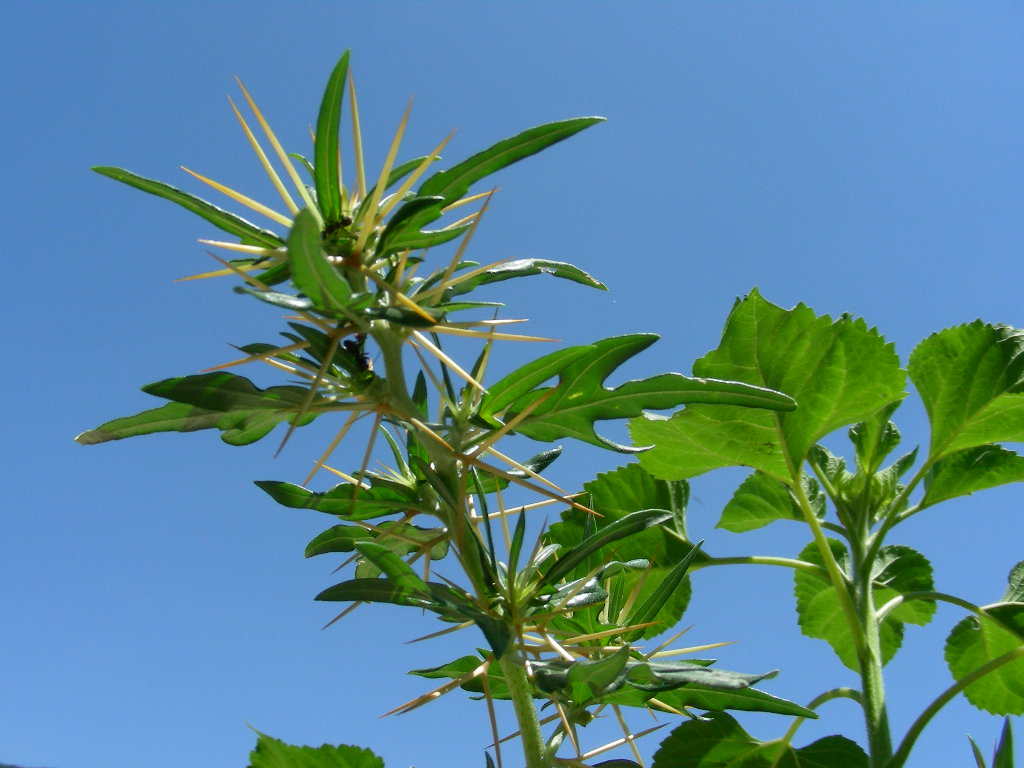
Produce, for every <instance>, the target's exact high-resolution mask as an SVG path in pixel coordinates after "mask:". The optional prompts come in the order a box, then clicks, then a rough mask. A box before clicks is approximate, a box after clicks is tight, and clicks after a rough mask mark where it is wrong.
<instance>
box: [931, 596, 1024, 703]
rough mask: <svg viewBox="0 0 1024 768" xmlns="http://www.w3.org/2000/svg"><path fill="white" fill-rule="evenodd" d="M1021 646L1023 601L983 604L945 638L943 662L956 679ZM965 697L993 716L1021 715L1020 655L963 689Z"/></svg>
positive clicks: (1023, 679)
mask: <svg viewBox="0 0 1024 768" xmlns="http://www.w3.org/2000/svg"><path fill="white" fill-rule="evenodd" d="M1022 646H1024V603H996V604H995V605H989V606H986V607H985V608H984V609H983V611H982V614H981V616H980V617H979V616H968V617H967V618H965V619H963V620H962V621H960V622H959V623H958V624H957V625H956V626H955V627H953V630H952V631H951V632H950V633H949V636H948V637H947V638H946V649H945V656H946V663H947V664H948V665H949V671H950V672H951V673H952V674H953V677H954V678H956V679H957V680H960V679H962V678H963V677H964V676H965V675H968V674H970V673H971V672H973V671H974V670H975V669H977V668H978V667H981V666H982V665H984V664H987V663H988V662H990V661H992V660H993V659H996V658H998V657H1000V656H1002V655H1003V654H1005V653H1008V652H1010V651H1013V650H1015V649H1019V648H1021V647H1022ZM964 695H965V696H966V697H967V700H968V701H969V702H971V703H972V704H973V705H974V706H976V707H978V708H979V709H983V710H985V711H986V712H991V713H993V714H996V715H1020V714H1024V658H1018V659H1016V660H1015V661H1011V662H1009V663H1008V664H1004V665H1003V666H1001V667H999V668H998V669H996V670H995V671H993V672H990V673H989V674H987V675H985V676H984V677H982V678H981V679H980V680H977V681H976V682H974V683H972V684H971V685H969V686H967V688H966V689H964Z"/></svg>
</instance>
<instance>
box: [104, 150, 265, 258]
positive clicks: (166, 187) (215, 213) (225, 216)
mask: <svg viewBox="0 0 1024 768" xmlns="http://www.w3.org/2000/svg"><path fill="white" fill-rule="evenodd" d="M93 170H94V171H96V173H99V174H102V175H104V176H107V177H109V178H111V179H114V180H115V181H121V182H124V183H125V184H128V185H129V186H132V187H135V188H136V189H141V190H142V191H143V192H148V193H149V194H151V195H156V196H157V197H162V198H164V199H165V200H170V201H171V202H172V203H177V204H178V205H180V206H181V207H183V208H186V209H188V210H190V211H192V213H194V214H196V215H197V216H201V217H202V218H204V219H206V220H207V221H208V222H210V223H211V224H213V225H214V226H215V227H217V228H218V229H222V230H224V231H225V232H228V233H230V234H232V235H235V236H237V237H239V238H241V239H242V242H243V243H248V244H250V245H262V246H263V247H265V248H279V247H281V246H282V245H283V244H284V241H283V240H281V238H279V237H278V236H277V235H275V234H274V233H273V232H270V231H268V230H266V229H261V228H260V227H257V226H256V225H255V224H253V223H252V222H250V221H246V220H245V219H243V218H242V217H241V216H237V215H235V214H233V213H230V212H229V211H225V210H224V209H223V208H218V207H217V206H216V205H214V204H213V203H208V202H206V201H205V200H203V199H201V198H198V197H196V196H195V195H190V194H189V193H188V192H182V191H181V190H180V189H178V188H176V187H172V186H171V185H170V184H164V183H163V182H162V181H155V180H154V179H147V178H146V177H144V176H139V175H138V174H135V173H132V172H131V171H126V170H124V169H123V168H113V167H111V166H106V165H99V166H96V167H95V168H93Z"/></svg>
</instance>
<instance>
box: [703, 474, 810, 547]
mask: <svg viewBox="0 0 1024 768" xmlns="http://www.w3.org/2000/svg"><path fill="white" fill-rule="evenodd" d="M803 481H804V484H805V492H806V493H807V495H808V497H809V498H811V499H812V500H813V502H814V506H815V507H816V508H817V509H816V511H820V513H821V514H819V517H821V516H823V514H824V505H823V504H822V503H819V502H818V500H819V499H821V501H824V499H823V498H821V496H822V495H821V491H820V490H819V489H818V487H817V485H818V484H817V481H815V480H814V478H813V477H807V476H805V477H804V478H803ZM803 519H804V517H803V513H802V512H801V511H800V506H799V505H798V504H797V503H796V500H795V499H794V498H793V492H792V491H791V490H790V488H789V486H788V485H786V484H785V483H782V482H780V481H779V480H777V479H776V478H774V477H771V476H769V475H766V474H765V473H764V472H754V473H753V474H751V475H750V476H748V477H747V479H746V480H744V481H743V482H742V483H740V486H739V488H737V489H736V490H735V491H734V492H733V495H732V498H731V499H729V501H728V503H727V504H726V505H725V507H724V508H723V509H722V517H721V518H720V519H719V521H718V525H716V526H715V527H716V528H724V529H725V530H727V531H732V532H733V533H742V532H743V531H752V530H755V529H757V528H763V527H764V526H766V525H768V524H769V523H773V522H775V521H776V520H798V521H801V522H802V521H803Z"/></svg>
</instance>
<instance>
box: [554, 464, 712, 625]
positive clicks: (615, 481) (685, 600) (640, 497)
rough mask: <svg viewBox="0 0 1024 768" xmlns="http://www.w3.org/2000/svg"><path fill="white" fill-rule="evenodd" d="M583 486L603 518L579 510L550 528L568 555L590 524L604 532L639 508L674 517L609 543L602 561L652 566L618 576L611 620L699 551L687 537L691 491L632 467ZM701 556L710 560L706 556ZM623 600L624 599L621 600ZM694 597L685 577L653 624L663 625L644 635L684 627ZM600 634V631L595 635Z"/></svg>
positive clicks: (592, 563) (580, 571)
mask: <svg viewBox="0 0 1024 768" xmlns="http://www.w3.org/2000/svg"><path fill="white" fill-rule="evenodd" d="M583 487H584V490H585V491H586V492H587V493H588V494H589V501H588V502H586V503H587V504H588V506H589V507H590V508H591V509H592V510H593V511H594V512H596V513H597V515H598V516H594V515H590V514H588V513H586V512H583V511H581V510H578V509H567V510H565V511H564V512H563V513H562V516H561V521H559V522H556V523H554V524H553V525H552V526H551V527H550V528H549V530H548V534H547V539H546V540H547V541H548V542H553V543H557V544H559V545H560V546H561V547H562V549H563V550H571V549H574V548H575V547H577V546H579V545H580V544H581V543H582V542H583V541H584V540H585V539H586V537H587V534H588V525H589V526H591V528H590V530H591V532H592V531H594V530H597V531H600V530H602V529H603V528H605V527H606V526H608V525H610V524H612V523H614V522H615V521H617V520H621V519H622V518H624V517H626V516H627V515H629V514H630V513H632V512H634V511H636V510H638V509H664V510H666V511H667V512H670V513H671V516H670V517H669V518H667V519H666V520H665V522H663V523H661V524H659V525H655V526H651V527H649V528H646V529H645V530H643V531H640V532H639V533H635V534H633V535H631V536H629V537H627V538H623V539H619V540H618V541H614V542H611V543H609V544H606V545H605V546H604V547H603V548H602V549H601V551H600V558H601V560H602V561H603V560H606V559H608V558H611V559H612V560H615V561H620V562H632V561H635V560H638V559H644V560H647V561H648V563H649V565H648V568H647V569H646V570H645V571H632V570H628V571H623V572H621V573H619V574H617V575H615V576H614V577H612V582H611V586H610V587H609V588H610V589H611V591H612V593H613V597H612V599H611V600H610V602H609V607H608V609H607V610H606V611H605V613H606V614H607V615H608V616H610V617H614V616H618V615H619V613H620V611H621V609H622V607H623V606H624V604H625V599H626V597H627V596H630V595H632V596H633V597H632V600H633V604H634V605H642V604H643V603H644V601H646V600H648V599H649V598H650V596H651V595H652V594H653V593H654V592H655V590H657V589H658V586H659V584H661V583H662V581H663V580H664V579H665V578H666V577H668V575H669V574H670V573H671V570H672V568H673V567H675V566H676V564H677V563H679V562H680V561H682V560H684V559H686V557H687V556H688V555H689V554H690V552H691V551H692V550H693V545H692V544H691V543H690V542H689V541H688V540H687V537H686V524H685V513H686V501H687V496H688V489H687V486H686V483H685V482H680V481H665V480H658V479H656V478H654V477H652V476H651V474H650V473H649V472H647V471H646V470H645V469H644V468H643V467H641V466H640V465H639V464H628V465H626V466H624V467H620V468H619V469H617V470H615V471H614V472H606V473H602V474H600V475H598V476H597V477H596V478H595V479H594V480H591V481H590V482H588V483H586V484H585V485H584V486H583ZM696 557H697V558H698V560H703V559H705V555H704V554H703V553H699V554H698V555H696ZM597 565H599V561H598V560H597V559H596V558H595V557H592V558H588V559H587V560H585V561H584V562H583V563H581V564H580V565H579V566H577V568H576V570H575V571H574V572H573V573H572V575H571V577H572V578H583V577H584V576H586V575H587V574H588V573H590V572H591V571H592V569H593V568H594V567H596V566H597ZM619 595H622V598H621V600H620V599H619V597H618V596H619ZM689 598H690V585H689V579H688V578H686V577H684V578H683V579H682V581H681V582H680V584H679V586H678V587H677V588H676V589H675V590H674V591H673V592H672V593H671V597H670V599H669V600H668V601H667V602H666V604H665V605H664V606H663V607H662V609H661V611H660V612H659V613H658V615H657V616H655V617H653V618H652V619H650V620H652V621H655V622H657V623H656V624H655V625H654V626H651V627H648V628H646V629H645V630H644V631H643V636H644V637H653V636H654V635H656V634H659V633H660V632H663V631H664V630H665V628H666V627H668V626H671V625H673V624H675V623H676V622H678V621H679V619H680V617H681V616H682V615H683V612H684V611H685V610H686V606H687V605H688V604H689ZM597 629H598V628H597V627H596V626H595V627H593V628H591V631H597Z"/></svg>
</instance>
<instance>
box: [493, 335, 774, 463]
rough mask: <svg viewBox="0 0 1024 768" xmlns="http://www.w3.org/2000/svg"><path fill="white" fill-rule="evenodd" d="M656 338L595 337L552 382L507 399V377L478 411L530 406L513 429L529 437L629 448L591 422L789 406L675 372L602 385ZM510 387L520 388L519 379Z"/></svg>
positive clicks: (755, 390) (760, 393)
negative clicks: (716, 408) (686, 410)
mask: <svg viewBox="0 0 1024 768" xmlns="http://www.w3.org/2000/svg"><path fill="white" fill-rule="evenodd" d="M656 340H657V336H654V335H653V334H635V335H631V336H616V337H612V338H609V339H603V340H602V341H598V342H596V343H594V344H591V345H589V347H587V348H585V351H584V353H583V354H581V355H580V356H579V357H577V358H576V359H575V360H573V361H572V362H570V363H569V364H568V365H566V366H565V367H564V368H561V369H560V370H557V373H558V384H557V385H556V386H554V387H542V388H540V389H531V390H529V391H528V392H526V393H525V394H523V395H522V396H520V397H518V398H516V399H515V400H514V401H511V402H509V401H508V385H507V384H506V383H505V381H506V380H507V379H508V378H510V377H506V380H503V381H501V382H498V385H496V386H497V389H498V393H499V394H498V395H494V393H493V392H492V393H491V394H492V396H494V397H495V398H496V399H497V400H498V403H500V405H499V404H496V403H495V402H489V398H488V397H487V396H485V397H484V400H483V403H482V405H481V414H482V415H484V416H485V418H486V416H487V415H489V414H496V413H497V412H498V411H499V410H500V406H501V405H506V410H505V419H506V421H507V420H511V419H513V418H515V416H516V414H519V413H521V412H523V411H524V410H526V409H528V408H530V409H532V410H531V411H530V412H529V414H528V415H526V416H524V417H523V418H522V419H521V420H520V421H519V422H518V423H517V424H516V427H515V431H516V432H518V433H520V434H523V435H526V436H527V437H531V438H533V439H534V440H543V441H548V442H553V441H555V440H558V439H559V438H562V437H574V438H576V439H577V440H582V441H584V442H588V443H591V444H593V445H598V446H603V447H606V448H613V449H614V450H618V451H624V452H633V451H635V450H637V449H631V448H629V447H627V446H622V445H618V444H617V443H614V442H612V441H611V440H608V439H606V438H603V437H600V436H599V435H598V434H597V433H596V432H595V431H594V422H595V421H601V420H606V419H625V418H630V417H632V416H638V415H640V414H641V413H643V412H644V411H645V410H648V409H654V410H661V409H665V408H674V407H675V406H677V405H680V404H682V403H695V402H699V403H731V404H736V405H744V406H748V407H754V408H779V409H787V408H792V407H793V403H792V401H791V400H790V398H788V397H786V396H785V395H781V394H779V393H777V392H773V391H771V390H767V389H764V388H762V387H752V386H749V385H747V384H742V383H738V382H734V381H719V380H710V379H694V378H688V377H686V376H681V375H679V374H675V373H666V374H662V375H660V376H654V377H651V378H649V379H640V380H633V381H627V382H626V383H624V384H621V385H619V386H618V387H615V388H614V389H608V388H606V387H605V386H603V383H604V381H605V379H607V378H608V376H609V375H611V373H612V372H613V371H614V370H615V369H616V368H618V367H619V366H620V365H622V364H623V363H624V362H625V361H626V360H628V359H630V358H631V357H633V356H634V355H636V354H637V353H639V352H641V351H642V350H644V349H646V348H647V347H649V346H650V345H651V344H653V343H654V342H655V341H656ZM563 351H566V352H567V351H568V350H563ZM512 376H513V377H514V376H516V374H512ZM541 381H544V379H541ZM513 386H517V387H519V388H520V389H521V388H522V387H523V383H522V382H518V383H517V384H515V385H513Z"/></svg>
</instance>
